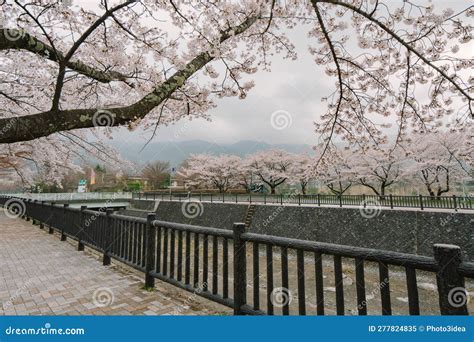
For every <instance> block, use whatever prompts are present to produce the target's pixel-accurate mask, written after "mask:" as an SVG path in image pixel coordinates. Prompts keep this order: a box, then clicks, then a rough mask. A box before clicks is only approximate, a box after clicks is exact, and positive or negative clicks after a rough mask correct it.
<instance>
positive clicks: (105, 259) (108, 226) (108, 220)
mask: <svg viewBox="0 0 474 342" xmlns="http://www.w3.org/2000/svg"><path fill="white" fill-rule="evenodd" d="M113 212H114V210H113V209H112V208H107V209H105V215H106V216H105V227H104V229H105V239H104V246H103V249H104V254H103V256H102V265H104V266H108V265H110V242H111V241H112V236H111V232H112V231H113V230H112V217H111V216H110V215H112V213H113Z"/></svg>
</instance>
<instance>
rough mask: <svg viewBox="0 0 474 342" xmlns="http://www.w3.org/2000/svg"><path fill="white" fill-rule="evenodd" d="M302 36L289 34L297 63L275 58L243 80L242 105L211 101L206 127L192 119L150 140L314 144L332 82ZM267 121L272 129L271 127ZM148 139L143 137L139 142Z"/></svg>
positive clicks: (124, 132) (301, 32) (232, 100)
mask: <svg viewBox="0 0 474 342" xmlns="http://www.w3.org/2000/svg"><path fill="white" fill-rule="evenodd" d="M305 33H306V30H304V29H303V28H299V29H295V30H293V31H291V32H290V36H291V37H292V38H293V43H294V44H295V46H296V50H297V53H298V56H299V58H298V59H297V60H296V61H292V60H287V59H283V58H282V56H281V55H276V56H274V57H273V58H272V70H271V72H266V71H262V70H259V71H258V72H257V73H255V74H253V75H250V76H247V75H246V76H245V77H246V78H251V79H253V80H254V82H255V87H254V88H253V89H252V90H251V91H250V92H249V93H248V95H247V97H246V98H245V99H244V100H240V99H238V98H224V99H219V100H216V104H217V107H216V108H214V109H212V110H211V111H210V115H211V119H212V121H211V122H209V121H207V120H204V119H193V120H192V121H180V122H178V123H176V124H175V125H172V126H169V127H161V128H159V130H158V131H157V136H156V137H155V140H157V141H169V140H194V139H202V140H209V141H213V142H217V143H232V142H236V141H239V140H259V141H265V142H269V143H297V144H300V143H302V144H311V145H313V144H315V142H316V138H317V137H316V135H315V133H314V127H313V122H314V121H315V120H317V118H318V117H319V115H321V114H322V113H324V112H325V110H326V106H325V104H324V103H322V102H321V97H322V96H325V95H327V94H329V93H331V92H332V91H333V89H334V79H332V78H330V77H328V76H327V75H326V74H325V73H324V69H322V68H321V67H319V66H317V65H316V64H315V63H314V62H313V60H312V56H311V55H310V54H309V52H308V44H307V40H306V37H305ZM272 115H273V120H272ZM279 120H282V121H279ZM272 122H274V123H276V124H273V125H272ZM278 124H279V125H278ZM275 127H276V128H275ZM278 128H280V129H278ZM129 134H130V132H128V131H127V130H125V129H123V130H122V131H121V132H118V133H116V134H115V135H114V136H115V137H117V138H119V137H120V138H125V135H129ZM140 134H141V133H135V134H134V139H140V137H139V135H140ZM150 134H151V132H150ZM150 134H148V135H147V134H145V135H144V138H143V139H145V138H146V137H149V136H150Z"/></svg>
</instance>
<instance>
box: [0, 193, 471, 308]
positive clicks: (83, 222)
mask: <svg viewBox="0 0 474 342" xmlns="http://www.w3.org/2000/svg"><path fill="white" fill-rule="evenodd" d="M0 205H1V206H3V207H4V208H6V209H7V210H10V214H14V213H16V214H17V215H20V216H21V217H23V218H25V219H26V220H32V221H33V224H37V225H39V227H40V228H44V227H48V228H49V229H48V230H49V233H50V234H53V233H54V231H59V232H60V234H61V240H66V239H67V238H68V237H69V238H72V239H74V240H77V241H78V247H77V248H78V250H80V251H81V250H84V246H88V247H91V248H93V249H95V250H97V251H99V252H101V253H102V254H103V264H104V265H109V264H110V262H111V259H116V260H118V261H121V262H123V263H125V264H127V265H129V266H131V267H133V268H135V269H137V270H140V271H142V272H144V274H145V286H147V287H152V286H154V282H155V279H160V280H163V281H165V282H168V283H171V284H173V285H175V286H178V287H180V288H182V289H185V290H187V291H190V292H193V293H195V294H197V295H200V296H202V297H205V298H207V299H210V300H212V301H215V302H218V303H220V304H223V305H226V306H228V307H231V308H233V309H234V314H236V315H241V314H251V315H254V314H260V315H263V314H268V315H273V314H276V313H277V312H276V311H277V309H278V311H279V312H280V311H281V313H282V314H283V315H288V314H299V315H306V314H318V315H324V314H326V313H328V312H329V313H331V312H334V313H336V314H338V315H344V314H346V313H348V311H347V310H346V305H347V304H346V303H347V301H348V299H350V296H348V294H347V288H346V285H345V284H344V279H343V278H344V275H343V267H348V265H350V264H352V265H353V267H354V268H355V284H356V289H355V290H356V291H355V296H353V297H355V299H356V304H357V305H356V308H357V309H356V311H357V313H358V314H359V315H367V314H368V313H372V312H374V308H373V307H370V305H368V302H369V301H368V296H367V290H368V289H367V288H366V285H365V284H366V279H367V278H366V276H367V274H366V272H365V268H364V267H365V266H366V265H367V264H372V265H376V266H375V267H376V268H377V269H378V272H376V273H377V274H378V284H379V286H378V291H377V292H378V294H379V295H380V308H376V309H377V313H382V314H384V315H391V314H392V313H393V310H392V298H391V297H392V295H391V287H392V288H393V286H394V285H392V281H391V280H390V272H389V270H391V269H392V268H393V267H398V268H402V269H404V273H405V281H406V283H405V284H404V286H401V287H403V288H406V291H407V298H408V303H407V306H408V313H409V314H410V315H419V314H420V313H422V312H423V311H424V310H426V309H427V307H426V306H423V305H422V303H420V296H419V293H418V284H417V276H418V277H419V276H420V274H423V276H424V275H425V273H427V274H430V275H432V276H436V283H437V293H438V298H437V300H436V302H437V304H436V305H435V306H439V313H441V314H442V315H466V314H469V312H468V308H467V303H468V299H469V297H468V296H469V294H468V293H467V291H466V290H465V278H471V279H472V278H474V263H467V262H463V261H462V260H461V250H460V248H459V247H457V246H453V245H444V244H437V245H434V247H433V248H434V258H432V257H427V256H419V255H411V254H404V253H397V252H390V251H383V250H376V249H369V248H360V247H351V246H343V245H336V244H330V243H321V242H312V241H305V240H296V239H288V238H283V237H276V236H269V235H261V234H254V233H249V232H245V225H244V224H243V223H235V224H234V225H233V227H232V230H230V229H229V230H225V229H217V228H208V227H199V226H192V225H185V224H178V223H172V222H163V221H160V220H157V219H156V216H155V214H154V213H150V214H148V217H147V219H144V218H138V217H128V216H123V215H120V214H118V213H114V212H113V211H112V209H107V210H106V211H105V212H103V211H100V210H99V211H93V210H88V209H87V207H85V206H83V207H81V208H80V209H79V208H70V207H69V206H68V205H67V204H64V205H61V206H59V205H57V204H54V203H45V202H38V201H32V200H23V199H18V198H13V197H0ZM14 208H17V209H14ZM18 208H19V209H18ZM18 210H19V211H18ZM229 228H230V227H229ZM275 252H277V253H275ZM323 258H326V259H327V258H329V259H330V263H329V264H328V263H327V262H323ZM326 261H327V260H326ZM278 266H279V267H278ZM65 267H67V265H65ZM277 268H278V269H277ZM396 274H397V276H396V278H394V279H397V280H399V279H398V278H400V277H402V276H401V275H400V272H397V273H396ZM324 278H326V279H324ZM328 278H332V280H331V282H332V283H333V284H334V287H335V301H334V303H332V302H331V301H328V300H327V298H326V296H327V293H325V287H324V284H325V283H326V284H327V282H328ZM277 285H278V286H277ZM280 285H281V286H280ZM309 287H311V290H314V292H315V305H314V307H313V305H311V306H309V304H310V303H309V301H308V296H307V293H308V292H309V291H308V289H309ZM397 290H398V289H397ZM275 291H276V292H275ZM285 291H287V292H285ZM290 291H294V293H296V294H297V295H296V297H295V299H294V304H293V305H291V299H290V298H292V297H289V293H290ZM285 295H286V299H287V300H285ZM460 296H461V297H460ZM463 296H464V297H463ZM282 299H283V300H282ZM459 299H461V301H460V300H459ZM438 303H439V304H438ZM290 306H291V308H290ZM294 306H297V309H296V308H294ZM312 309H315V310H314V311H311V310H312ZM369 309H370V310H369ZM429 309H430V310H431V309H432V308H429ZM395 313H398V312H395Z"/></svg>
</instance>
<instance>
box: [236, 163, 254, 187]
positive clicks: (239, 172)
mask: <svg viewBox="0 0 474 342" xmlns="http://www.w3.org/2000/svg"><path fill="white" fill-rule="evenodd" d="M235 177H236V182H237V183H238V185H240V186H241V187H243V188H244V189H245V192H247V193H249V192H250V191H251V190H252V181H253V180H254V174H253V170H252V166H251V164H250V160H249V159H248V158H241V159H240V162H239V163H238V165H237V169H236V176H235Z"/></svg>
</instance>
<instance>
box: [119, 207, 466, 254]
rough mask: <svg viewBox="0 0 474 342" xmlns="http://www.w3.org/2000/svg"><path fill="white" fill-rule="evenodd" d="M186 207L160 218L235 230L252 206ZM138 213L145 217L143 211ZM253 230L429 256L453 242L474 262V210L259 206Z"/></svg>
mask: <svg viewBox="0 0 474 342" xmlns="http://www.w3.org/2000/svg"><path fill="white" fill-rule="evenodd" d="M141 202H145V201H141ZM150 202H151V203H154V202H152V201H150ZM186 203H188V204H187V205H189V202H167V201H160V202H159V204H158V208H157V210H156V214H157V219H159V220H163V221H172V222H178V223H186V224H193V225H198V226H207V227H215V228H222V229H232V224H233V223H234V222H244V221H245V215H246V212H247V208H248V205H247V204H230V203H228V204H226V203H195V202H193V203H195V205H196V207H195V209H196V210H197V214H196V212H194V215H192V216H195V217H190V216H189V213H188V216H186V215H184V212H185V210H186V209H185V207H184V206H185V205H186ZM143 206H144V204H142V205H141V207H142V208H143ZM188 209H189V208H188ZM125 213H127V214H128V212H127V211H125ZM136 215H138V216H142V217H146V213H145V212H143V211H142V212H141V213H136ZM248 230H249V231H251V232H253V233H260V234H267V235H276V236H283V237H288V238H295V239H302V240H311V241H321V242H328V243H335V244H342V245H351V246H359V247H367V248H376V249H385V250H390V251H396V252H402V253H412V254H420V255H427V256H432V249H433V244H435V243H449V244H454V245H458V246H460V247H461V249H462V252H463V257H464V259H465V260H474V243H473V240H474V212H473V213H472V214H471V213H469V214H467V213H455V212H429V211H410V210H390V209H381V210H380V211H379V212H378V214H377V215H375V216H374V217H372V218H366V217H364V216H363V215H361V212H360V210H359V209H354V208H330V207H297V206H277V205H256V209H255V213H254V215H253V218H252V223H251V225H250V227H249V228H248Z"/></svg>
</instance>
